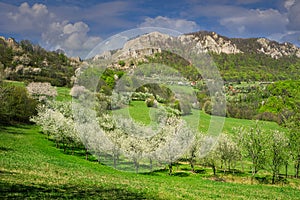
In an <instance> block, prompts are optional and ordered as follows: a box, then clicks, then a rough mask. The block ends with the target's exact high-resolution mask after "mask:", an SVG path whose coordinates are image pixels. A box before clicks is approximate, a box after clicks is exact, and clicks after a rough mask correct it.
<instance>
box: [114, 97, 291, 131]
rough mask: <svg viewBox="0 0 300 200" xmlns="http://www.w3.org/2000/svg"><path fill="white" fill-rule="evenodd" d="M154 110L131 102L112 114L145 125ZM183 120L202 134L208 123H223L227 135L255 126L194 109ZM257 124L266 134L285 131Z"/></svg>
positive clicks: (241, 120) (274, 126)
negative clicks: (126, 106) (238, 129)
mask: <svg viewBox="0 0 300 200" xmlns="http://www.w3.org/2000/svg"><path fill="white" fill-rule="evenodd" d="M154 109H155V108H149V107H147V106H146V104H145V102H143V101H132V102H131V103H130V106H129V107H128V108H124V109H120V110H116V111H114V113H116V114H122V115H125V116H130V117H131V118H133V119H134V120H136V121H138V122H141V123H143V124H146V125H147V124H150V122H151V117H150V116H151V111H153V110H154ZM183 119H185V120H186V121H187V123H188V124H189V126H190V127H192V128H195V129H196V128H198V130H199V131H202V132H204V133H206V132H207V131H208V129H209V126H210V123H212V124H211V126H213V125H215V123H224V124H223V125H222V124H221V126H220V127H222V131H223V132H225V133H229V134H235V130H234V129H233V127H235V128H240V127H242V126H243V127H245V128H251V127H254V126H255V124H256V120H246V119H236V118H222V117H218V116H213V117H212V116H211V115H208V114H206V113H204V112H203V111H201V110H195V109H193V110H192V114H190V115H186V116H183ZM258 124H259V125H261V128H262V129H263V130H264V131H266V132H270V131H272V130H281V131H285V128H283V127H281V126H279V125H278V124H277V123H275V122H268V121H258ZM219 125H220V124H218V126H219ZM212 128H213V127H212Z"/></svg>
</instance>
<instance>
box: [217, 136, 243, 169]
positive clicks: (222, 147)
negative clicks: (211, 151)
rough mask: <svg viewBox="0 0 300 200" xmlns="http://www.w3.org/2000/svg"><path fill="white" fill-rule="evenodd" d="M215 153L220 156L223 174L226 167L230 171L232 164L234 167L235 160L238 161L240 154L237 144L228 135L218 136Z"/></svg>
mask: <svg viewBox="0 0 300 200" xmlns="http://www.w3.org/2000/svg"><path fill="white" fill-rule="evenodd" d="M216 151H217V153H218V154H219V155H220V159H221V161H222V163H223V164H224V165H225V166H224V172H225V170H226V166H227V168H228V170H229V171H230V167H231V165H232V164H234V165H235V163H236V161H237V160H240V158H241V154H240V149H239V148H238V146H237V144H236V143H235V142H234V141H233V140H232V138H231V137H230V136H229V135H226V134H224V133H222V134H221V135H220V136H219V140H218V145H217V147H216Z"/></svg>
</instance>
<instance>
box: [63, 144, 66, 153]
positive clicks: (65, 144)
mask: <svg viewBox="0 0 300 200" xmlns="http://www.w3.org/2000/svg"><path fill="white" fill-rule="evenodd" d="M63 146H64V153H66V151H67V145H66V144H63Z"/></svg>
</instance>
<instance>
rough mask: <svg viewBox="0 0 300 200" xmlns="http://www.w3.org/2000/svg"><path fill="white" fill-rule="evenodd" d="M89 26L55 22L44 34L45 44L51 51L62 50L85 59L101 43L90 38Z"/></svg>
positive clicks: (82, 23)
mask: <svg viewBox="0 0 300 200" xmlns="http://www.w3.org/2000/svg"><path fill="white" fill-rule="evenodd" d="M88 32H89V26H88V25H87V24H85V23H84V22H81V21H80V22H76V23H73V24H72V23H69V22H68V21H63V22H53V23H51V24H50V25H49V27H48V30H47V31H45V32H44V33H42V39H43V44H44V46H46V47H47V48H49V49H53V50H55V49H62V50H64V51H66V52H67V54H68V55H72V56H81V57H85V56H86V55H87V54H88V53H89V51H90V50H91V49H93V48H94V47H95V45H97V44H98V43H99V42H100V41H101V38H99V37H91V36H88V34H87V33H88Z"/></svg>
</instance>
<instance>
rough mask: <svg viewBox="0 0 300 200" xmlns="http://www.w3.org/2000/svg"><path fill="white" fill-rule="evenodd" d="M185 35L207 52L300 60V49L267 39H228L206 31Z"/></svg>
mask: <svg viewBox="0 0 300 200" xmlns="http://www.w3.org/2000/svg"><path fill="white" fill-rule="evenodd" d="M186 35H187V36H192V37H193V39H195V40H198V41H199V42H201V44H202V46H203V47H204V48H206V49H207V50H208V51H212V52H215V53H227V54H230V53H234V54H235V53H263V54H266V55H270V56H271V57H272V58H276V59H277V58H280V57H282V56H294V55H295V56H296V57H298V58H300V48H298V47H297V46H296V45H294V44H291V43H288V42H284V43H278V42H276V41H273V40H269V39H267V38H228V37H225V36H222V35H219V34H217V33H215V32H208V31H199V32H195V33H189V34H186Z"/></svg>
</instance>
